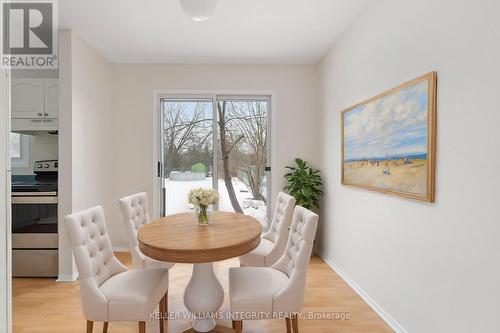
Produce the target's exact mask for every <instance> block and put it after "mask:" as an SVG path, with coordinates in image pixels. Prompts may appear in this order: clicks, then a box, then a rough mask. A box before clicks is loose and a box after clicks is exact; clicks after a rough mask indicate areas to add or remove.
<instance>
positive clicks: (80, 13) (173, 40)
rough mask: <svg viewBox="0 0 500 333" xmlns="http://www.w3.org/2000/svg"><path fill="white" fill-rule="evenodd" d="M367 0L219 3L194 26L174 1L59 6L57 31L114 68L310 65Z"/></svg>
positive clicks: (81, 1)
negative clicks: (77, 38) (68, 32)
mask: <svg viewBox="0 0 500 333" xmlns="http://www.w3.org/2000/svg"><path fill="white" fill-rule="evenodd" d="M371 1H372V0H219V1H218V5H217V9H216V11H215V14H214V16H212V17H210V18H209V19H208V21H206V22H202V23H200V22H195V21H192V20H191V19H190V18H188V17H187V16H185V15H184V13H183V12H182V9H181V7H180V4H179V1H178V0H61V1H59V13H60V21H59V24H60V26H61V27H63V28H70V29H73V30H75V31H77V32H78V33H79V34H80V35H81V36H82V37H83V38H84V39H86V40H87V41H88V42H90V43H91V44H92V45H93V46H94V47H96V48H97V49H98V50H99V52H101V54H102V55H103V56H105V57H106V58H107V59H108V60H109V61H111V62H118V63H122V62H123V63H249V64H250V63H251V64H257V63H269V64H271V63H315V62H317V61H318V60H319V59H320V58H321V57H322V56H323V55H324V53H325V52H326V51H327V50H328V49H329V48H330V46H331V45H332V44H333V43H334V42H335V40H336V39H337V38H338V37H339V36H340V35H341V34H342V32H343V31H344V30H345V29H346V28H347V27H348V26H349V24H350V23H352V22H353V21H354V20H355V18H356V17H357V16H358V15H359V14H360V13H361V12H362V11H363V10H364V9H365V8H366V7H368V6H369V4H370V3H371Z"/></svg>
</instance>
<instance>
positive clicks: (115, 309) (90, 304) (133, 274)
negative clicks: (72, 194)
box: [64, 206, 168, 333]
mask: <svg viewBox="0 0 500 333" xmlns="http://www.w3.org/2000/svg"><path fill="white" fill-rule="evenodd" d="M64 222H65V225H66V228H67V230H68V235H69V240H70V243H71V246H72V248H73V255H74V257H75V261H76V265H77V267H78V273H79V276H78V282H79V284H80V297H81V302H82V308H83V313H84V316H85V318H86V319H87V333H92V330H93V325H94V322H95V321H101V322H104V326H103V332H104V333H106V332H107V329H108V323H109V322H110V321H138V322H139V332H140V333H144V332H145V330H146V321H147V320H148V319H149V318H150V314H151V312H152V311H154V310H155V307H156V305H157V304H159V305H160V316H159V319H160V332H164V329H165V328H164V327H165V326H164V324H165V322H164V320H163V318H164V317H165V315H166V313H167V292H168V270H167V269H164V268H153V269H146V270H131V271H129V270H127V268H126V267H125V266H123V265H122V263H120V261H119V260H118V259H117V258H116V257H115V256H114V254H113V249H112V247H111V241H110V239H109V236H108V233H107V230H106V222H105V219H104V211H103V209H102V207H101V206H97V207H94V208H91V209H87V210H84V211H81V212H78V213H75V214H71V215H68V216H66V217H65V219H64Z"/></svg>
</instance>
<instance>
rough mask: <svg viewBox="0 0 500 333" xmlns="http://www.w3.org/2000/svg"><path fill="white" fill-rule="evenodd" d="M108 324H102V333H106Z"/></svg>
mask: <svg viewBox="0 0 500 333" xmlns="http://www.w3.org/2000/svg"><path fill="white" fill-rule="evenodd" d="M108 324H109V323H108V322H107V321H105V322H104V324H103V325H102V333H108Z"/></svg>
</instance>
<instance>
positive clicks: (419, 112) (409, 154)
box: [342, 72, 436, 202]
mask: <svg viewBox="0 0 500 333" xmlns="http://www.w3.org/2000/svg"><path fill="white" fill-rule="evenodd" d="M435 122H436V73H435V72H431V73H429V74H426V75H424V76H421V77H419V78H417V79H415V80H412V81H409V82H407V83H404V84H402V85H400V86H398V87H396V88H393V89H391V90H389V91H387V92H384V93H382V94H380V95H378V96H375V97H373V98H370V99H368V100H366V101H364V102H361V103H359V104H356V105H355V106H353V107H350V108H348V109H346V110H344V111H343V112H342V141H343V142H342V184H346V185H354V186H360V187H364V188H368V189H371V190H377V191H381V192H386V193H391V194H397V195H401V196H404V197H409V198H414V199H420V200H425V201H430V202H433V201H434V169H435V168H434V165H435V137H436V125H435Z"/></svg>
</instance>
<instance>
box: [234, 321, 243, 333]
mask: <svg viewBox="0 0 500 333" xmlns="http://www.w3.org/2000/svg"><path fill="white" fill-rule="evenodd" d="M233 325H234V330H235V332H236V333H241V332H242V331H243V322H242V321H241V320H233Z"/></svg>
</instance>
